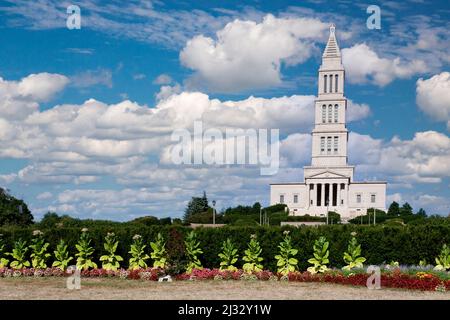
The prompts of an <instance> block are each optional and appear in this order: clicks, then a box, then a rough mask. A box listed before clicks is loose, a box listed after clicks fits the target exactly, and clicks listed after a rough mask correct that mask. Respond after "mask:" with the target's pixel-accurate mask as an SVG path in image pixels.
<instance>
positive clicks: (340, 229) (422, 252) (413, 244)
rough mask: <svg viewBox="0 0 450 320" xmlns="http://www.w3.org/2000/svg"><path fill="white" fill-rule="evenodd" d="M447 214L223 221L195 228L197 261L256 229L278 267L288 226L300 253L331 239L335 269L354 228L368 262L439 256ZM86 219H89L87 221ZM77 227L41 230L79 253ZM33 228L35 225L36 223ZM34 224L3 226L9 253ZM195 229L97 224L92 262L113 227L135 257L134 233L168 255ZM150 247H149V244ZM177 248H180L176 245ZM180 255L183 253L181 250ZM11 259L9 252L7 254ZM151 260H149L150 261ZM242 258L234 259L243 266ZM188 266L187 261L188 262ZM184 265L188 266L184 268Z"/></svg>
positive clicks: (448, 238)
mask: <svg viewBox="0 0 450 320" xmlns="http://www.w3.org/2000/svg"><path fill="white" fill-rule="evenodd" d="M447 220H449V219H447V218H427V219H426V221H427V223H424V224H411V225H409V224H408V225H406V226H400V225H399V226H386V225H376V226H373V225H371V226H368V225H362V226H361V225H352V224H343V225H328V226H326V225H323V226H318V227H308V226H302V227H298V228H296V227H293V226H283V227H279V226H270V227H260V226H225V227H222V228H206V227H205V228H202V227H201V228H197V229H195V233H196V236H197V240H198V241H200V243H201V246H200V248H201V249H202V251H203V253H201V254H199V255H198V258H199V260H200V261H201V262H202V265H203V267H205V268H214V267H217V266H218V265H219V264H220V258H219V257H218V255H217V253H218V252H220V251H221V247H222V243H223V241H225V240H226V239H227V238H230V239H231V241H232V242H233V243H234V245H235V246H236V248H237V249H238V252H244V251H245V250H246V249H248V241H243V239H249V238H250V235H252V234H255V235H256V236H257V239H258V242H259V244H260V246H261V249H262V252H261V255H260V257H261V258H263V261H262V262H261V264H262V265H263V266H264V268H267V269H269V270H271V271H273V272H276V271H277V269H278V267H277V265H276V264H277V260H276V259H274V256H275V255H277V254H278V253H279V248H278V245H279V243H280V242H281V241H282V240H283V231H285V230H288V231H290V236H291V239H292V247H293V248H295V249H297V250H298V255H297V256H298V257H312V255H313V245H314V241H315V240H316V239H318V238H319V237H320V236H325V237H326V238H327V239H328V241H329V250H330V253H329V257H328V259H329V260H330V263H329V265H330V266H332V267H336V268H342V267H344V266H345V265H346V263H345V262H344V260H343V259H342V255H343V253H344V252H345V251H347V248H348V241H349V239H350V238H351V233H352V232H357V233H358V242H359V244H360V245H361V251H362V252H363V253H364V257H365V258H366V259H367V260H366V262H365V264H368V265H370V264H374V265H377V264H382V263H384V262H386V261H391V260H396V261H399V262H401V264H409V265H414V264H417V263H418V261H420V260H426V261H430V262H431V261H432V262H434V261H435V258H436V257H437V256H439V254H440V251H441V248H442V246H443V245H444V243H447V244H449V243H450V224H448V223H445V221H447ZM83 223H85V221H83ZM83 223H81V222H80V225H77V226H75V227H73V226H55V227H52V228H51V229H43V228H41V229H40V230H41V231H43V232H44V233H45V240H46V241H47V242H48V243H50V245H49V247H48V248H49V251H51V252H53V251H54V250H56V248H57V246H58V244H59V242H60V240H61V239H64V241H65V243H66V245H67V246H68V251H69V256H75V254H76V253H77V249H76V247H75V245H76V244H78V241H79V238H80V227H89V225H90V224H86V225H83ZM34 228H35V227H34ZM34 228H31V227H26V228H20V227H2V228H0V234H3V237H2V238H3V240H4V244H5V252H11V250H12V246H13V244H14V243H15V242H16V241H17V240H18V239H23V240H24V241H27V242H28V243H30V242H31V240H32V239H33V237H32V231H33V230H34ZM173 229H176V230H178V232H179V233H181V234H183V236H182V237H181V238H179V239H178V238H177V239H178V240H177V239H175V238H173V233H172V232H171V230H173ZM191 230H192V229H191V228H189V227H185V226H162V225H151V226H145V225H142V224H121V223H115V224H105V225H103V224H96V225H95V227H92V228H89V235H90V237H91V239H92V241H91V242H90V246H91V247H92V248H93V249H94V252H93V253H92V255H91V257H90V258H91V260H92V261H93V262H97V263H98V262H99V258H100V256H101V254H102V252H103V250H104V248H103V238H104V235H105V234H106V233H107V232H114V233H115V234H116V236H117V240H118V241H119V245H118V246H117V251H116V254H118V255H120V256H121V257H123V258H126V259H127V261H128V259H130V258H131V254H130V253H129V251H130V246H131V244H132V243H133V235H135V234H140V235H141V236H142V240H143V243H145V244H148V243H149V242H150V241H153V240H154V239H155V238H156V237H157V234H158V233H161V235H162V236H163V237H164V238H165V239H168V240H167V241H168V244H169V240H170V241H171V242H174V245H173V246H170V247H169V245H167V246H166V248H167V255H169V253H170V254H173V253H172V252H171V251H173V250H175V249H176V246H175V245H178V247H179V248H180V250H181V249H182V248H184V240H185V235H186V234H187V233H188V232H189V231H191ZM146 249H148V247H147V248H146ZM177 250H178V249H177ZM180 254H181V252H180ZM5 258H8V259H10V260H11V258H10V256H9V255H8V256H5ZM54 261H55V257H54V256H53V255H52V257H50V258H49V260H48V261H47V263H48V264H49V265H51V264H52V263H53V262H54ZM147 263H148V264H149V265H150V263H149V262H148V261H147ZM242 263H243V261H242V259H240V260H238V261H237V262H236V264H235V266H236V267H238V268H242ZM309 266H310V264H309V263H308V261H307V259H303V258H302V259H299V261H298V268H299V269H300V270H302V271H304V270H306V269H307V268H308V267H309ZM184 267H185V266H184ZM183 270H184V269H183Z"/></svg>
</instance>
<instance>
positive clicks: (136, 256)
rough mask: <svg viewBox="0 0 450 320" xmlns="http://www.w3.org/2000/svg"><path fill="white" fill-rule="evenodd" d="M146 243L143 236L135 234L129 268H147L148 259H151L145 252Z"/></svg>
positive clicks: (130, 252)
mask: <svg viewBox="0 0 450 320" xmlns="http://www.w3.org/2000/svg"><path fill="white" fill-rule="evenodd" d="M145 247H146V245H145V244H144V243H143V240H142V236H141V235H139V234H135V235H134V236H133V243H132V244H131V247H130V251H129V252H128V253H129V254H131V258H130V260H129V268H130V269H132V270H136V269H139V268H144V269H145V268H147V263H146V262H145V261H146V260H148V259H150V257H149V256H148V254H146V253H145V251H144V250H145Z"/></svg>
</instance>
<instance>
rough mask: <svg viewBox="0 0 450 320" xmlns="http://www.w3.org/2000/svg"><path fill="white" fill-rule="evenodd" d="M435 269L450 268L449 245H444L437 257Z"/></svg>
mask: <svg viewBox="0 0 450 320" xmlns="http://www.w3.org/2000/svg"><path fill="white" fill-rule="evenodd" d="M434 269H435V270H438V271H439V270H448V269H450V247H447V244H444V245H443V246H442V250H441V253H440V254H439V257H437V258H436V267H435V268H434Z"/></svg>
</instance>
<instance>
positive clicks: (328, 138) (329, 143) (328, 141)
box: [327, 137, 331, 154]
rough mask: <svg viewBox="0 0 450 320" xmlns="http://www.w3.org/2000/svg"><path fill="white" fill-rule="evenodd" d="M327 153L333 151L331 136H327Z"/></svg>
mask: <svg viewBox="0 0 450 320" xmlns="http://www.w3.org/2000/svg"><path fill="white" fill-rule="evenodd" d="M327 153H328V154H330V153H331V137H327Z"/></svg>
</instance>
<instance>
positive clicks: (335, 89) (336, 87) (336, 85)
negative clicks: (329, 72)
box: [334, 75, 339, 92]
mask: <svg viewBox="0 0 450 320" xmlns="http://www.w3.org/2000/svg"><path fill="white" fill-rule="evenodd" d="M334 79H335V82H336V83H335V85H334V92H338V91H339V90H338V88H339V75H335V76H334Z"/></svg>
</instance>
